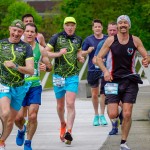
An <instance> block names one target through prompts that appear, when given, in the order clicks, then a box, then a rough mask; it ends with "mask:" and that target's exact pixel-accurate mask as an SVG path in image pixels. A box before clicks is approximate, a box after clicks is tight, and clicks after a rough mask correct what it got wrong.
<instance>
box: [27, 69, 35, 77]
mask: <svg viewBox="0 0 150 150" xmlns="http://www.w3.org/2000/svg"><path fill="white" fill-rule="evenodd" d="M37 76H38V70H37V69H34V74H33V75H32V76H31V75H29V74H25V78H29V77H37Z"/></svg>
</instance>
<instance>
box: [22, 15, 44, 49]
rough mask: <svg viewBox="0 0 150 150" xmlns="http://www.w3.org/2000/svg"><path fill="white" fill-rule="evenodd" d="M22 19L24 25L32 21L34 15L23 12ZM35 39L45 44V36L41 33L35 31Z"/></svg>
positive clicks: (42, 44)
mask: <svg viewBox="0 0 150 150" xmlns="http://www.w3.org/2000/svg"><path fill="white" fill-rule="evenodd" d="M22 21H23V23H24V24H25V25H26V24H28V23H34V17H33V15H32V14H25V15H23V16H22ZM35 40H36V41H37V42H38V43H39V44H40V45H41V46H43V47H45V46H46V42H45V38H44V36H43V34H41V33H37V35H36V37H35Z"/></svg>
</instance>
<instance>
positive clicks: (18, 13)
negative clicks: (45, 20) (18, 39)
mask: <svg viewBox="0 0 150 150" xmlns="http://www.w3.org/2000/svg"><path fill="white" fill-rule="evenodd" d="M26 13H30V14H32V15H33V16H34V19H35V23H36V25H37V26H38V27H39V25H40V24H41V22H42V17H41V16H40V15H39V14H38V13H37V12H36V10H35V9H34V8H32V7H31V6H30V5H28V4H27V3H25V2H23V1H16V2H14V3H13V4H10V5H9V6H8V8H7V13H6V14H5V15H4V16H5V17H4V18H2V20H1V28H2V30H0V38H4V37H7V36H8V27H9V25H10V24H11V22H12V21H13V20H15V19H20V20H21V19H22V16H23V15H24V14H26ZM4 31H5V32H4Z"/></svg>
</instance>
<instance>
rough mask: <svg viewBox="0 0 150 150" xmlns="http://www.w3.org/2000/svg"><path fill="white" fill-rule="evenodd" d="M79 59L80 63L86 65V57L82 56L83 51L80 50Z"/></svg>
mask: <svg viewBox="0 0 150 150" xmlns="http://www.w3.org/2000/svg"><path fill="white" fill-rule="evenodd" d="M77 59H78V61H79V62H80V63H84V62H85V59H84V57H83V56H82V51H81V50H78V53H77Z"/></svg>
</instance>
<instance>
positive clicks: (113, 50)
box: [108, 35, 137, 79]
mask: <svg viewBox="0 0 150 150" xmlns="http://www.w3.org/2000/svg"><path fill="white" fill-rule="evenodd" d="M136 50H137V48H136V47H135V45H134V43H133V38H132V35H129V41H128V43H127V44H124V45H123V44H120V43H119V41H118V37H117V35H115V36H114V42H113V43H112V45H111V46H110V54H109V56H108V61H109V66H108V70H109V71H110V72H111V74H112V76H113V78H114V79H115V78H116V79H117V78H123V77H125V76H128V75H131V74H133V73H136V71H135V54H136Z"/></svg>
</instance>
